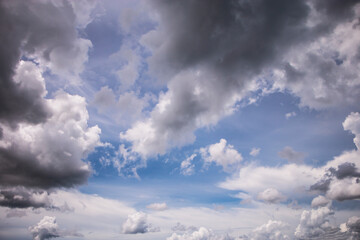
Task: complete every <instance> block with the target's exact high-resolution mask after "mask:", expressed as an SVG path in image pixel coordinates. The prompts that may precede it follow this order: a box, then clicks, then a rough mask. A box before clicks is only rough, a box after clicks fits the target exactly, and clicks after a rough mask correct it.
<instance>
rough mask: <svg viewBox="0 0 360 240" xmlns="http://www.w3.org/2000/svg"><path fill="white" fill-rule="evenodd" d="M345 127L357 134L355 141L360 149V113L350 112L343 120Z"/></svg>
mask: <svg viewBox="0 0 360 240" xmlns="http://www.w3.org/2000/svg"><path fill="white" fill-rule="evenodd" d="M343 127H344V129H345V130H347V131H350V132H351V133H352V134H354V135H355V138H354V143H355V146H356V148H357V149H359V150H360V137H359V136H360V113H358V112H352V113H350V115H349V116H347V117H346V119H345V121H344V122H343Z"/></svg>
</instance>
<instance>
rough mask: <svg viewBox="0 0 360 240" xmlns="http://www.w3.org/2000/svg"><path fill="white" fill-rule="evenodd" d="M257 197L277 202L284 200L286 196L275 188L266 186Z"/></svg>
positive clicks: (265, 200)
mask: <svg viewBox="0 0 360 240" xmlns="http://www.w3.org/2000/svg"><path fill="white" fill-rule="evenodd" d="M257 199H259V200H262V201H264V202H266V203H279V202H283V201H285V200H286V199H287V198H286V197H285V196H284V195H283V194H282V193H281V192H279V191H278V190H277V189H275V188H267V189H265V190H264V191H263V192H260V193H259V194H258V195H257Z"/></svg>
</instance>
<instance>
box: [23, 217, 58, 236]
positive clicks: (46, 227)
mask: <svg viewBox="0 0 360 240" xmlns="http://www.w3.org/2000/svg"><path fill="white" fill-rule="evenodd" d="M29 231H30V232H31V233H32V235H33V239H34V240H45V239H51V238H57V237H60V236H61V235H60V233H59V226H58V224H57V223H56V218H55V217H49V216H45V217H44V218H43V219H41V220H40V222H39V223H38V224H37V225H35V226H32V227H29Z"/></svg>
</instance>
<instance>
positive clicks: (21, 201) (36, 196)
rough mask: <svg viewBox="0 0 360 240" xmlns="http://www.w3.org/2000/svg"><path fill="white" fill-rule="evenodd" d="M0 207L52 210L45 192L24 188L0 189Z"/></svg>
mask: <svg viewBox="0 0 360 240" xmlns="http://www.w3.org/2000/svg"><path fill="white" fill-rule="evenodd" d="M0 206H5V207H9V208H28V207H32V208H40V207H41V208H47V209H50V208H52V201H51V199H50V198H49V194H48V193H47V192H46V191H41V190H38V191H34V190H30V189H27V188H24V187H14V188H4V189H0Z"/></svg>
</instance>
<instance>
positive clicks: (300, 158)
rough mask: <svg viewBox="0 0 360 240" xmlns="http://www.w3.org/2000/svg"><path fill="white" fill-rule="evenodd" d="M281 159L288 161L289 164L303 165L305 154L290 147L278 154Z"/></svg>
mask: <svg viewBox="0 0 360 240" xmlns="http://www.w3.org/2000/svg"><path fill="white" fill-rule="evenodd" d="M278 155H279V157H281V158H283V159H286V160H288V161H289V162H293V163H298V164H299V163H303V162H304V157H305V154H304V153H302V152H296V151H295V150H294V149H292V148H291V147H289V146H286V147H284V149H283V150H281V151H280V152H278Z"/></svg>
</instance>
